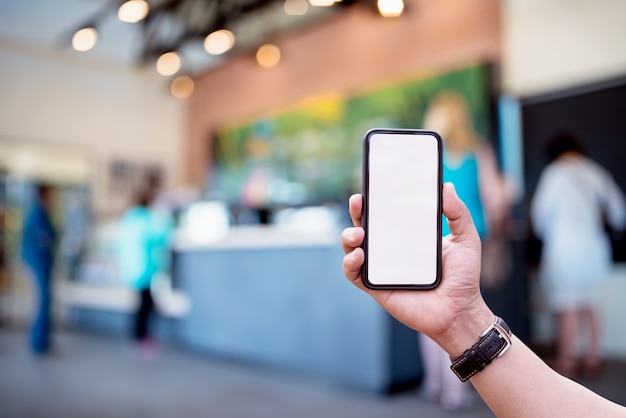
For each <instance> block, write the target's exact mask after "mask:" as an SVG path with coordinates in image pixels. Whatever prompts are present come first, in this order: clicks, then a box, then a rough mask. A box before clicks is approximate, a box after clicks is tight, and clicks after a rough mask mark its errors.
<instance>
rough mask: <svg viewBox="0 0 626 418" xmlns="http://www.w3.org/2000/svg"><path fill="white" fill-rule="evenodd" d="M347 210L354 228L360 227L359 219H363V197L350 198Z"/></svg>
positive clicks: (353, 196)
mask: <svg viewBox="0 0 626 418" xmlns="http://www.w3.org/2000/svg"><path fill="white" fill-rule="evenodd" d="M348 208H349V211H350V217H351V218H352V223H353V224H354V226H361V218H362V217H363V196H362V195H360V194H353V195H352V196H350V200H348Z"/></svg>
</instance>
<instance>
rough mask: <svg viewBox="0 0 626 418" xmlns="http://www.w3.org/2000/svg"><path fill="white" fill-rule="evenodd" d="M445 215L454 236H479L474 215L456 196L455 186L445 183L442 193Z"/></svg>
mask: <svg viewBox="0 0 626 418" xmlns="http://www.w3.org/2000/svg"><path fill="white" fill-rule="evenodd" d="M442 205H443V207H442V209H443V214H444V215H445V216H446V218H447V219H448V226H449V227H450V232H451V233H452V235H453V236H461V235H476V236H477V235H478V233H477V232H476V227H475V226H474V221H473V220H472V215H470V213H469V210H467V207H466V206H465V203H463V201H461V199H459V196H457V194H456V189H455V188H454V184H452V183H445V184H444V185H443V191H442Z"/></svg>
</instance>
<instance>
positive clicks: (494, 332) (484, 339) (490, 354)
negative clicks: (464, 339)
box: [450, 316, 511, 382]
mask: <svg viewBox="0 0 626 418" xmlns="http://www.w3.org/2000/svg"><path fill="white" fill-rule="evenodd" d="M510 346H511V329H510V328H509V326H508V325H507V323H506V322H504V320H503V319H502V318H500V317H497V316H496V318H495V321H494V323H493V324H492V325H491V326H490V327H489V328H487V329H486V330H485V331H484V332H483V333H482V334H481V335H480V339H479V340H478V342H477V343H476V344H474V345H473V346H472V347H470V348H468V349H467V350H465V352H464V353H463V354H462V355H460V356H459V357H457V358H455V359H452V365H451V366H450V368H451V369H452V371H453V372H454V373H455V374H456V375H457V376H458V378H459V379H461V381H463V382H465V381H466V380H468V379H469V378H470V377H472V376H474V375H475V374H476V373H478V372H480V371H481V370H483V369H484V368H485V367H486V366H487V365H488V364H490V363H491V362H492V361H493V359H495V358H496V357H500V356H501V355H502V354H504V353H505V352H506V350H508V349H509V347H510Z"/></svg>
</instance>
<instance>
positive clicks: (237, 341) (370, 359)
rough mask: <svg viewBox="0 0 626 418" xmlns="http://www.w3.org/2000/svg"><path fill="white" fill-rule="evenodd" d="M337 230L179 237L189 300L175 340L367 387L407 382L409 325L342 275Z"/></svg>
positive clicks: (414, 356) (414, 360)
mask: <svg viewBox="0 0 626 418" xmlns="http://www.w3.org/2000/svg"><path fill="white" fill-rule="evenodd" d="M339 234H340V232H339V231H327V232H318V233H298V232H294V231H286V230H279V229H276V228H272V227H258V226H257V227H248V228H236V229H232V230H231V231H230V233H229V234H228V235H227V236H225V237H224V238H223V239H222V240H220V241H218V242H214V243H212V244H206V245H193V244H190V243H184V242H179V243H178V245H177V249H176V263H175V266H176V267H175V278H176V280H175V287H176V288H177V289H178V290H180V291H182V292H184V293H185V294H186V296H187V298H188V300H189V302H190V304H189V312H188V314H187V315H186V316H185V317H183V318H181V319H180V320H179V321H178V324H177V332H176V338H177V341H178V343H179V344H181V345H182V346H183V347H186V348H188V349H191V350H194V351H199V352H204V353H208V354H211V355H217V356H223V357H226V358H230V359H234V360H239V361H244V362H249V363H256V364H262V365H266V366H272V367H277V368H279V369H282V370H287V371H295V372H299V373H303V374H307V375H310V376H312V377H316V378H322V379H327V380H330V381H332V382H335V383H338V384H341V385H346V386H350V387H354V388H358V389H363V390H367V391H373V392H379V393H385V392H390V391H394V390H396V389H400V388H402V387H404V386H407V385H415V384H416V383H417V382H418V381H419V379H420V378H421V363H420V360H419V353H418V347H417V337H416V333H415V332H414V331H412V330H410V329H408V328H406V327H404V326H403V325H401V324H399V323H398V322H397V321H395V320H394V319H393V318H391V317H390V316H389V315H388V314H387V313H386V312H385V311H384V310H383V309H382V308H380V306H379V305H378V304H376V303H375V302H374V301H373V300H372V299H371V298H370V297H369V296H368V295H367V294H365V293H363V292H361V291H359V290H358V289H356V288H355V287H354V286H353V285H352V284H350V283H349V282H348V281H347V280H346V279H345V277H344V276H343V272H342V268H341V263H342V259H343V252H342V250H341V247H340V245H339Z"/></svg>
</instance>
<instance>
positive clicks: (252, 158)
mask: <svg viewBox="0 0 626 418" xmlns="http://www.w3.org/2000/svg"><path fill="white" fill-rule="evenodd" d="M450 89H452V90H456V91H458V92H460V93H461V94H463V95H464V96H465V97H466V98H467V100H468V102H469V104H470V107H471V109H472V112H473V119H474V124H475V127H476V129H477V131H478V132H479V133H480V134H482V135H484V136H487V134H488V132H487V130H488V127H489V122H490V121H489V77H488V67H487V66H486V65H473V66H469V67H465V68H462V69H458V70H454V71H450V72H446V73H440V74H432V75H422V76H420V77H410V78H405V79H401V80H390V81H388V82H386V83H384V84H379V85H376V86H368V87H367V88H366V89H363V90H362V91H359V92H354V93H352V94H343V93H328V94H324V95H322V96H318V97H311V98H307V99H305V100H303V101H300V102H298V103H293V104H291V105H290V106H288V107H286V108H284V109H277V110H274V111H272V112H268V113H267V114H265V115H258V116H257V117H255V118H253V119H250V120H247V121H244V122H238V123H230V124H228V125H225V126H223V127H222V128H221V129H219V131H218V132H217V135H216V138H215V141H214V156H215V161H214V170H215V171H214V175H213V182H212V186H211V189H212V191H213V192H214V193H216V194H217V195H218V196H220V197H221V198H222V199H224V200H226V201H227V202H228V203H229V204H231V205H234V206H243V207H250V208H271V207H279V206H303V205H319V204H324V203H327V202H336V201H344V200H345V199H346V198H347V196H349V195H350V194H351V193H354V192H359V191H360V190H361V157H362V138H363V135H364V134H365V132H366V131H367V130H368V129H371V128H421V126H422V118H423V115H424V112H425V110H426V107H427V105H428V102H429V100H430V99H431V98H432V97H433V96H434V95H435V94H437V93H438V92H440V91H442V90H450Z"/></svg>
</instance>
